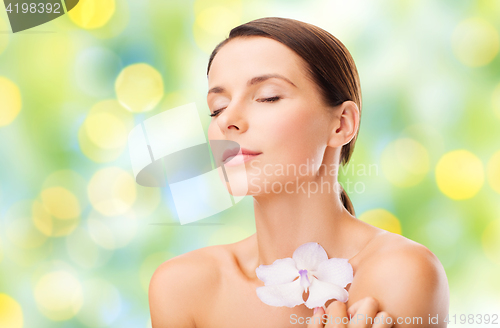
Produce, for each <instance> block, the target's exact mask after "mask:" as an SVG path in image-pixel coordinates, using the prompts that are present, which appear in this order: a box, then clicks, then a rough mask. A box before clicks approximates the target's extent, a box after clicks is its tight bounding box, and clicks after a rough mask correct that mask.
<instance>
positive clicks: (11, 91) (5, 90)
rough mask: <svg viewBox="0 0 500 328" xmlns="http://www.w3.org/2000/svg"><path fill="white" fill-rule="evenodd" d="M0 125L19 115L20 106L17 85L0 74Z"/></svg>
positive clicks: (10, 121) (7, 123)
mask: <svg viewBox="0 0 500 328" xmlns="http://www.w3.org/2000/svg"><path fill="white" fill-rule="evenodd" d="M0 99H1V110H0V127H2V126H5V125H9V124H10V123H12V121H14V119H15V118H16V117H17V116H18V115H19V112H20V111H21V107H22V100H21V91H20V90H19V87H18V86H17V85H16V84H15V83H14V82H12V81H11V80H9V79H8V78H6V77H3V76H0Z"/></svg>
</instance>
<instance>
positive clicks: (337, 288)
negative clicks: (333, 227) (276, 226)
mask: <svg viewBox="0 0 500 328" xmlns="http://www.w3.org/2000/svg"><path fill="white" fill-rule="evenodd" d="M348 261H349V260H348V259H341V258H331V259H328V255H327V254H326V251H325V250H324V249H323V247H321V245H319V244H318V243H314V242H310V243H305V244H303V245H301V246H299V247H298V248H297V249H296V250H295V252H293V255H292V257H291V258H290V257H287V258H284V259H278V260H276V261H274V262H273V264H270V265H263V264H262V265H260V266H259V267H258V268H257V269H256V270H255V272H256V273H257V277H258V278H259V279H260V280H262V281H263V282H264V286H263V287H257V296H258V297H259V298H260V299H261V300H262V302H264V303H266V304H267V305H272V306H287V307H290V308H291V307H294V306H296V305H300V304H302V303H305V305H306V306H307V307H308V308H310V309H313V308H315V307H322V306H324V305H325V303H326V302H327V301H328V300H330V299H336V300H338V301H340V302H347V300H348V298H349V293H348V292H347V290H345V287H346V286H347V284H349V283H351V282H352V279H353V270H352V266H351V264H350V263H349V262H348ZM297 278H298V279H297ZM308 290H309V296H308V298H307V300H306V301H305V302H304V300H303V298H302V294H303V293H304V291H305V292H306V293H307V291H308Z"/></svg>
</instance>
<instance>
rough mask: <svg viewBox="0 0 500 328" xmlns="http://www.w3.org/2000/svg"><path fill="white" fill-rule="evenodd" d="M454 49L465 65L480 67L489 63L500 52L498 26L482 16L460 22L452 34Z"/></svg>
mask: <svg viewBox="0 0 500 328" xmlns="http://www.w3.org/2000/svg"><path fill="white" fill-rule="evenodd" d="M452 45H453V51H454V53H455V55H456V56H457V58H458V59H459V60H460V61H461V62H462V63H463V64H465V65H467V66H470V67H479V66H484V65H487V64H489V63H490V62H491V61H492V60H493V58H495V56H496V55H497V54H498V50H499V48H500V40H499V35H498V31H497V30H496V28H495V27H494V26H493V25H492V24H491V23H489V22H488V21H486V20H485V19H483V18H480V17H472V18H468V19H466V20H464V21H462V22H460V23H459V24H458V26H457V27H456V28H455V31H454V32H453V36H452Z"/></svg>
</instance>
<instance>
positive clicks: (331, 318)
mask: <svg viewBox="0 0 500 328" xmlns="http://www.w3.org/2000/svg"><path fill="white" fill-rule="evenodd" d="M346 308H347V306H346V305H345V303H342V302H340V301H334V302H332V303H331V304H330V305H328V308H327V309H326V314H327V316H326V318H327V320H326V325H325V328H346V327H347V324H348V323H349V317H348V316H347V310H346Z"/></svg>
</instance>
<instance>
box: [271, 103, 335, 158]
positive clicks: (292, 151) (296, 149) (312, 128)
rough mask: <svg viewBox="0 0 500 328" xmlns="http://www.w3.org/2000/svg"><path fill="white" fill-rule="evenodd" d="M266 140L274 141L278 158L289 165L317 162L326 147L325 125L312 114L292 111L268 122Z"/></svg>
mask: <svg viewBox="0 0 500 328" xmlns="http://www.w3.org/2000/svg"><path fill="white" fill-rule="evenodd" d="M266 125H267V126H266V127H264V128H263V131H266V133H265V134H266V139H268V140H273V141H274V142H273V147H275V154H276V155H277V156H276V157H277V158H281V159H283V160H281V161H279V162H281V163H283V162H286V163H289V164H293V163H296V164H299V163H305V162H306V161H307V159H308V158H309V161H311V160H312V159H314V160H315V161H316V160H317V158H318V156H320V155H322V154H319V152H320V150H324V147H325V146H326V138H325V136H324V132H323V131H325V126H324V123H323V124H322V122H321V121H320V120H318V119H317V118H315V116H314V114H313V113H311V112H307V111H304V110H297V111H293V110H290V114H289V115H282V116H280V117H279V118H274V119H270V120H268V121H267V124H266Z"/></svg>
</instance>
